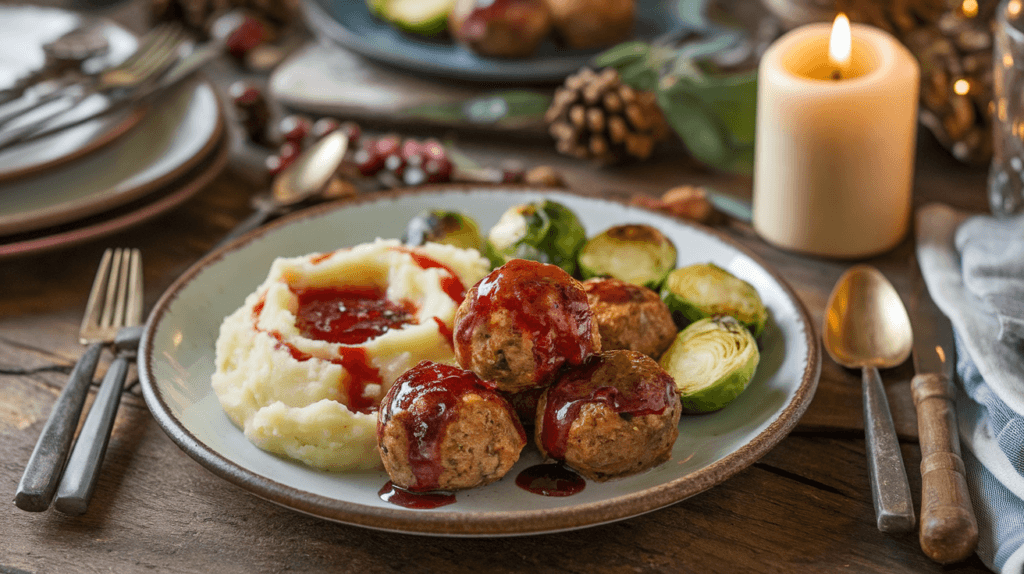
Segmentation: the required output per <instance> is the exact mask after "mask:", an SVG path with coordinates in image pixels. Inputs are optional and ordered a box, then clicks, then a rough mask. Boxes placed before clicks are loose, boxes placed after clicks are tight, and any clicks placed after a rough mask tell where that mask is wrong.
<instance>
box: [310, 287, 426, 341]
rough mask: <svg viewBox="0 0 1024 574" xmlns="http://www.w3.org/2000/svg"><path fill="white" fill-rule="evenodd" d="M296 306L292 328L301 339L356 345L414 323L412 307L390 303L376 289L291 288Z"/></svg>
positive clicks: (414, 311) (377, 288)
mask: <svg viewBox="0 0 1024 574" xmlns="http://www.w3.org/2000/svg"><path fill="white" fill-rule="evenodd" d="M291 289H292V293H294V294H295V296H296V297H297V298H298V302H299V306H298V309H296V311H295V319H296V321H295V322H296V325H295V326H296V327H298V329H299V332H300V333H302V336H303V337H306V338H308V339H315V340H318V341H326V342H328V343H338V344H341V345H358V344H360V343H365V342H366V341H369V340H370V339H375V338H377V337H379V336H381V335H383V334H384V333H386V332H388V331H390V330H391V329H401V328H402V327H403V326H405V325H409V324H412V323H415V322H416V317H415V315H416V309H415V308H414V307H413V305H412V304H410V303H406V304H402V305H399V304H397V303H394V302H392V301H391V300H389V299H388V298H387V296H386V295H385V294H384V290H383V289H381V288H380V287H376V286H369V287H355V286H343V287H315V288H314V287H306V288H296V287H292V288H291Z"/></svg>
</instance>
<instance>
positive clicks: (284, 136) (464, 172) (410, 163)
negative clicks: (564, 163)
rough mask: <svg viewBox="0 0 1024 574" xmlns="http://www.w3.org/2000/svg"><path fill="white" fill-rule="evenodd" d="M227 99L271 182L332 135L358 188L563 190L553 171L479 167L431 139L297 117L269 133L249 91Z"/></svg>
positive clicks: (511, 165)
mask: <svg viewBox="0 0 1024 574" xmlns="http://www.w3.org/2000/svg"><path fill="white" fill-rule="evenodd" d="M230 96H231V99H232V102H233V104H234V107H235V111H236V113H237V115H238V116H239V120H240V122H241V124H242V126H243V127H244V129H245V132H246V135H247V137H248V138H249V140H250V141H252V142H253V143H256V144H258V145H261V146H263V147H271V148H275V149H274V151H273V153H271V154H270V155H269V156H268V157H267V158H266V169H267V174H268V176H269V177H271V178H273V177H274V176H276V175H277V174H278V173H280V172H281V171H282V170H284V169H285V168H287V167H288V166H289V165H291V164H292V163H293V162H294V161H295V159H296V158H297V157H298V156H299V155H300V154H301V153H302V151H303V150H304V149H306V148H307V147H309V146H310V145H312V144H313V143H314V142H316V141H317V140H319V139H320V138H322V137H324V136H326V135H327V134H329V133H332V132H334V131H335V130H342V131H344V132H345V134H346V135H347V136H348V141H349V150H348V152H347V155H346V159H345V162H344V163H343V165H342V167H341V169H340V170H339V171H340V175H341V176H342V177H345V178H348V179H351V180H353V181H355V182H358V183H359V184H360V185H361V186H362V187H376V188H378V189H379V188H396V187H404V186H415V185H424V184H433V183H447V182H470V183H520V182H525V183H530V184H532V185H538V186H550V187H564V185H565V184H564V182H563V181H562V180H561V177H560V176H559V175H558V173H557V172H555V170H554V169H552V168H551V167H548V166H539V167H536V168H533V169H531V170H527V169H525V168H524V166H523V165H522V164H520V163H518V162H505V163H504V164H502V166H501V167H499V168H492V167H480V166H478V165H476V164H475V163H474V162H472V160H469V159H468V158H466V157H465V156H463V155H462V154H460V153H457V152H455V151H454V150H453V149H451V148H449V147H448V146H446V145H445V144H443V143H442V142H441V141H439V140H438V139H436V138H425V139H418V138H412V137H403V136H400V135H398V134H395V133H388V134H384V135H380V136H376V137H369V136H366V135H364V134H363V130H362V128H361V127H360V126H359V124H357V123H355V122H352V121H344V122H343V121H340V120H339V119H337V118H333V117H330V116H326V117H320V118H317V119H315V120H314V119H313V118H310V117H309V116H306V115H303V114H289V115H286V116H284V117H282V118H281V119H280V120H279V121H278V122H277V124H276V125H275V126H274V128H273V129H270V126H269V123H270V112H269V106H268V104H267V101H266V99H265V98H264V97H263V95H262V93H261V92H260V91H259V90H258V89H257V88H256V87H254V86H252V85H250V84H248V83H245V82H237V83H236V84H234V85H232V86H231V88H230Z"/></svg>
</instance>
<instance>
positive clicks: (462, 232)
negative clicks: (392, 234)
mask: <svg viewBox="0 0 1024 574" xmlns="http://www.w3.org/2000/svg"><path fill="white" fill-rule="evenodd" d="M428 241H429V242H432V243H444V244H446V245H454V246H456V247H462V248H469V247H472V248H473V249H476V250H478V251H479V250H480V248H481V247H482V243H483V241H482V240H481V239H480V228H479V227H478V226H477V224H476V221H473V218H472V217H469V216H468V215H464V214H462V213H458V212H456V211H444V210H440V209H434V210H428V211H424V212H422V213H420V214H418V215H416V217H413V218H412V219H410V220H409V224H408V225H407V226H406V228H405V235H403V236H402V243H405V244H407V245H423V244H424V243H426V242H428Z"/></svg>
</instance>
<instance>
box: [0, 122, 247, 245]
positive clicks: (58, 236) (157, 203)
mask: <svg viewBox="0 0 1024 574" xmlns="http://www.w3.org/2000/svg"><path fill="white" fill-rule="evenodd" d="M230 151H231V145H230V142H229V141H228V139H227V138H226V137H224V136H223V135H222V136H221V137H220V138H219V140H218V142H216V147H215V148H214V149H213V150H211V151H209V152H208V153H207V154H206V156H205V157H201V158H200V159H202V160H203V161H202V162H201V163H200V164H198V165H196V166H194V167H193V168H192V169H191V170H190V171H189V172H188V173H185V174H183V175H181V176H180V177H178V178H177V179H175V180H174V181H172V182H170V183H167V184H166V185H165V186H164V187H162V188H160V189H159V190H157V191H154V192H152V193H150V194H149V195H147V196H145V197H143V198H141V199H138V200H136V201H134V202H132V203H130V204H128V205H124V206H121V207H119V208H116V209H113V210H111V211H107V212H103V213H100V214H97V215H95V216H92V217H89V218H86V219H83V220H81V221H76V222H73V223H71V224H67V225H61V226H57V227H52V228H47V229H42V230H38V231H33V232H29V233H24V234H18V235H12V236H6V237H0V260H3V259H8V258H15V257H21V256H27V255H36V254H39V253H44V252H47V251H54V250H57V249H64V248H66V247H70V246H72V245H78V244H81V243H85V242H86V241H91V240H94V239H99V238H101V237H106V236H108V235H111V234H113V233H117V232H118V231H122V230H125V229H128V228H130V227H133V226H136V225H139V224H141V223H143V222H145V221H148V220H150V219H152V218H154V217H157V216H159V215H162V214H164V213H165V212H167V211H170V210H171V209H174V208H176V207H178V206H179V205H181V204H182V203H184V202H185V201H187V200H188V199H190V198H191V197H192V196H194V195H196V194H197V193H199V192H200V191H202V190H203V188H205V187H206V186H207V185H209V183H210V182H211V181H213V179H214V178H215V177H217V175H219V174H220V172H221V171H223V170H224V167H225V166H226V165H227V163H228V159H229V157H230Z"/></svg>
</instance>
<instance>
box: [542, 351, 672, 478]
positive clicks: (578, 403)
mask: <svg viewBox="0 0 1024 574" xmlns="http://www.w3.org/2000/svg"><path fill="white" fill-rule="evenodd" d="M606 361H607V355H594V356H593V357H591V358H590V359H588V360H587V362H586V363H584V364H583V365H582V366H580V367H577V368H574V369H569V370H567V371H565V373H564V374H563V375H562V376H561V377H560V378H559V379H558V382H557V383H555V384H554V385H552V386H551V387H549V388H548V398H547V405H546V407H545V409H544V413H543V415H542V416H543V417H544V418H543V428H542V429H541V437H540V438H541V445H542V446H543V447H544V450H545V451H546V452H547V454H548V455H549V456H550V457H552V458H554V459H557V460H563V459H564V458H565V451H566V447H567V446H568V440H569V428H570V427H571V426H572V423H573V421H575V420H576V418H577V417H578V416H579V412H580V408H581V407H582V406H583V405H584V404H587V403H600V404H604V405H606V406H607V407H609V408H611V409H612V410H613V411H614V412H616V413H619V414H620V415H632V416H643V415H652V414H653V415H657V414H661V413H663V412H665V409H666V408H667V407H668V406H669V405H670V404H672V402H673V401H674V400H675V381H674V380H673V379H672V377H671V376H670V375H669V374H668V373H665V372H663V371H662V372H661V373H658V374H657V375H656V376H654V377H649V378H648V377H619V378H617V379H616V380H615V381H614V383H615V386H609V385H602V384H601V383H600V382H596V381H595V377H594V373H596V372H597V371H598V370H599V369H601V368H602V367H603V366H605V364H606Z"/></svg>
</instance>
